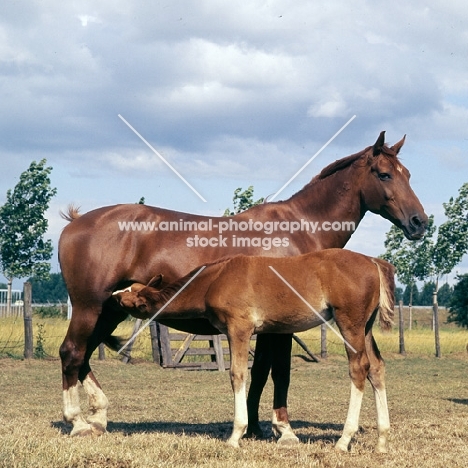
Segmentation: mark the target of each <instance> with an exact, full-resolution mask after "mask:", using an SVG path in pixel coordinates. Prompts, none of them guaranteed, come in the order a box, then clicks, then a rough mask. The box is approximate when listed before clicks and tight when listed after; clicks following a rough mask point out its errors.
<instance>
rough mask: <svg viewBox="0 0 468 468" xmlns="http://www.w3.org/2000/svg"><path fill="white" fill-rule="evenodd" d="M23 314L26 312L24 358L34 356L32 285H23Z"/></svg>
mask: <svg viewBox="0 0 468 468" xmlns="http://www.w3.org/2000/svg"><path fill="white" fill-rule="evenodd" d="M23 301H24V302H23V308H24V309H23V314H24V358H25V359H31V358H32V357H33V329H32V286H31V283H28V282H26V283H24V285H23Z"/></svg>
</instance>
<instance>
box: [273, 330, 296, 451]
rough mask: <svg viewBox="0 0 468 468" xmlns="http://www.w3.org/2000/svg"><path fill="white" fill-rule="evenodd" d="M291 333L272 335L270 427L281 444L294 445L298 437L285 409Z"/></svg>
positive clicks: (289, 374) (288, 378)
mask: <svg viewBox="0 0 468 468" xmlns="http://www.w3.org/2000/svg"><path fill="white" fill-rule="evenodd" d="M291 348H292V335H274V336H273V337H272V345H271V352H272V366H271V377H272V379H273V384H274V397H273V417H272V428H273V432H274V433H275V435H276V436H279V439H278V444H279V445H281V446H290V445H296V444H298V443H299V439H298V438H297V437H296V435H295V434H294V432H293V430H292V428H291V425H290V424H289V416H288V409H287V400H288V390H289V381H290V376H291Z"/></svg>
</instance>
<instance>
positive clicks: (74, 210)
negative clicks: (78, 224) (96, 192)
mask: <svg viewBox="0 0 468 468" xmlns="http://www.w3.org/2000/svg"><path fill="white" fill-rule="evenodd" d="M60 216H61V217H62V218H63V219H65V220H66V221H68V222H69V223H71V222H72V221H73V220H74V219H77V218H79V217H80V216H81V214H80V207H79V206H75V205H73V204H70V205H68V207H67V212H66V213H64V212H63V211H60Z"/></svg>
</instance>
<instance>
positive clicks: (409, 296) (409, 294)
mask: <svg viewBox="0 0 468 468" xmlns="http://www.w3.org/2000/svg"><path fill="white" fill-rule="evenodd" d="M402 300H403V304H405V305H419V289H418V285H417V284H416V283H413V284H409V285H407V286H406V287H405V290H404V292H403V297H402Z"/></svg>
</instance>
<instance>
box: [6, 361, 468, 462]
mask: <svg viewBox="0 0 468 468" xmlns="http://www.w3.org/2000/svg"><path fill="white" fill-rule="evenodd" d="M92 365H93V369H94V370H95V373H96V375H97V376H98V378H99V379H100V381H101V383H102V384H103V386H104V390H105V392H106V394H107V396H108V397H109V400H110V403H111V406H110V411H109V419H110V422H109V426H108V433H107V434H105V435H104V436H102V437H100V438H71V437H69V436H68V433H69V427H68V426H66V425H65V424H64V423H63V422H62V421H61V404H62V401H61V386H60V381H61V377H60V363H59V361H58V360H53V361H36V360H33V361H18V360H12V359H2V360H0V389H1V398H2V403H1V408H2V410H1V412H0V467H5V468H7V467H8V468H16V467H18V468H19V467H25V468H26V467H27V468H35V467H41V468H48V467H60V468H63V467H76V468H78V467H110V468H113V467H122V468H133V467H205V466H206V467H208V466H209V467H225V466H230V467H231V468H237V467H253V468H256V467H268V468H271V467H276V466H288V467H353V468H354V467H357V468H359V467H381V466H385V467H399V468H400V467H422V468H425V467H431V468H432V467H456V466H466V460H467V459H468V384H467V381H466V369H467V366H468V358H467V357H466V355H465V354H459V355H455V354H454V355H452V356H451V357H444V358H442V359H439V360H437V359H435V358H432V357H407V358H402V357H400V356H398V355H388V356H387V383H388V395H389V404H390V415H391V419H392V433H391V439H390V450H391V451H390V453H389V454H387V455H377V454H374V453H373V446H374V443H375V441H376V428H375V421H374V420H375V409H374V403H373V399H372V392H371V390H370V387H369V386H368V388H367V392H366V396H365V400H364V404H363V409H362V417H361V430H360V432H359V433H358V434H357V436H356V438H355V440H354V441H353V442H352V448H351V451H350V453H348V454H341V453H335V452H334V450H333V444H334V442H335V441H336V440H337V439H338V437H339V434H340V432H341V429H342V424H343V422H344V419H345V416H346V410H347V404H348V398H349V379H348V377H347V362H346V360H345V359H344V358H343V357H341V356H335V357H332V358H330V359H328V360H327V361H326V362H321V363H320V364H313V363H307V362H305V361H304V360H302V359H299V358H294V360H293V372H292V381H291V391H290V412H291V417H292V420H293V428H294V429H295V431H296V433H297V434H298V436H299V437H300V440H301V444H300V445H299V446H298V447H296V448H294V449H289V450H284V449H279V448H278V447H277V446H276V443H275V441H274V440H273V439H272V438H271V437H270V438H269V439H267V440H263V441H248V440H245V441H243V443H242V447H241V448H240V449H239V450H235V449H232V448H230V447H228V446H227V445H226V444H225V443H224V439H226V438H227V436H228V435H229V433H230V429H231V418H232V412H233V408H232V406H233V398H232V394H231V390H230V385H229V376H228V373H227V372H225V373H221V372H209V371H196V372H190V371H179V370H161V369H159V368H158V367H156V366H155V365H153V364H149V363H145V362H139V363H137V364H134V365H124V364H122V363H120V362H119V361H116V360H106V361H104V362H102V361H93V363H92ZM271 400H272V394H271V383H269V384H268V387H267V389H266V395H265V396H264V398H263V400H262V406H261V419H262V420H263V423H262V424H263V427H264V429H265V430H266V431H267V432H268V433H269V423H268V422H267V421H268V420H269V418H270V406H271Z"/></svg>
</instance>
